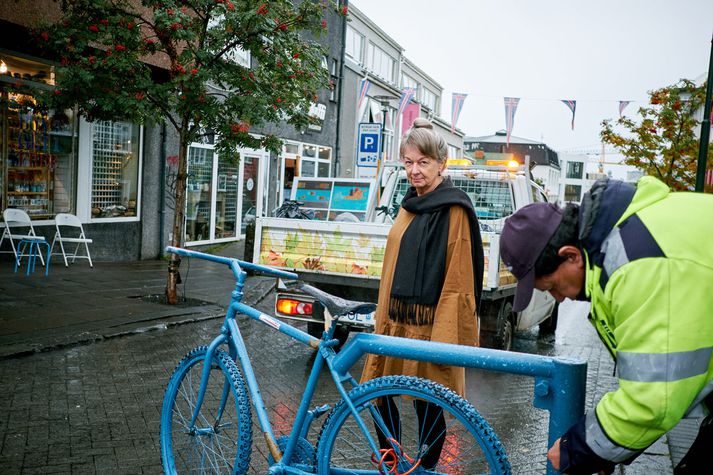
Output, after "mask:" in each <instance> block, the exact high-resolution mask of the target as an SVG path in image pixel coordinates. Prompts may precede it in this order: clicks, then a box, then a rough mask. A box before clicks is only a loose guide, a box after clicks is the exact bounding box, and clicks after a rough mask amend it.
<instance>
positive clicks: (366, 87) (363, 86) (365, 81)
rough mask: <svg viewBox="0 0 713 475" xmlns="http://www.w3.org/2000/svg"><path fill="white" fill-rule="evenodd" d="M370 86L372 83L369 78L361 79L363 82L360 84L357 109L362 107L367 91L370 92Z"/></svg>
mask: <svg viewBox="0 0 713 475" xmlns="http://www.w3.org/2000/svg"><path fill="white" fill-rule="evenodd" d="M370 86H371V83H370V82H369V80H368V79H367V78H364V79H362V80H361V83H360V84H359V102H358V103H357V110H359V109H361V105H362V103H363V102H364V98H365V97H366V94H367V92H369V87H370Z"/></svg>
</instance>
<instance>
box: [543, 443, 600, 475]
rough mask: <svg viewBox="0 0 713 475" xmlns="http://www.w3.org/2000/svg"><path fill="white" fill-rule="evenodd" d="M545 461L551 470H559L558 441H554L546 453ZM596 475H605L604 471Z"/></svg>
mask: <svg viewBox="0 0 713 475" xmlns="http://www.w3.org/2000/svg"><path fill="white" fill-rule="evenodd" d="M547 460H549V461H550V463H551V464H552V468H554V469H555V470H557V471H558V472H559V470H560V439H557V440H555V443H554V444H552V447H550V450H548V451H547ZM597 475H606V472H605V471H603V470H602V471H600V472H599V473H598V474H597Z"/></svg>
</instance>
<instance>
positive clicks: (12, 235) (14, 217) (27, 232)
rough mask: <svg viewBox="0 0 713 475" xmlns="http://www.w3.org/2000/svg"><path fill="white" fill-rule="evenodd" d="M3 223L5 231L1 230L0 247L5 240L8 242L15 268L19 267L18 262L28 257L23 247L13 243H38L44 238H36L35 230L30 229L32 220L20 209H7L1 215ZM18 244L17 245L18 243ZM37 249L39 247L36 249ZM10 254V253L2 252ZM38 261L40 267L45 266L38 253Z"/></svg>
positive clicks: (31, 247)
mask: <svg viewBox="0 0 713 475" xmlns="http://www.w3.org/2000/svg"><path fill="white" fill-rule="evenodd" d="M2 218H3V221H5V229H3V232H2V237H0V247H1V246H2V243H3V241H4V240H5V238H7V239H8V241H10V247H12V253H13V254H14V255H15V264H16V266H19V265H20V261H22V258H23V257H24V256H29V254H25V253H24V246H18V247H16V246H15V241H40V242H44V240H45V238H44V237H42V236H38V235H37V234H36V233H35V228H33V227H32V220H31V219H30V216H29V215H28V214H27V213H25V212H24V211H23V210H21V209H16V208H8V209H6V210H5V211H3V213H2ZM18 244H19V243H18ZM33 249H35V247H34V246H30V250H33ZM37 249H39V246H38V247H37ZM4 252H10V251H4ZM39 255H40V261H41V262H42V265H45V260H44V258H43V257H42V253H41V252H40V253H39Z"/></svg>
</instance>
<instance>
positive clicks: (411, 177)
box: [401, 145, 446, 196]
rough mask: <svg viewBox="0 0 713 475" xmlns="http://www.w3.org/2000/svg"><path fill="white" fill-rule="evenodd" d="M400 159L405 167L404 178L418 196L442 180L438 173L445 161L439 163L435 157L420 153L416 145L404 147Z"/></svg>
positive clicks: (443, 167)
mask: <svg viewBox="0 0 713 475" xmlns="http://www.w3.org/2000/svg"><path fill="white" fill-rule="evenodd" d="M401 161H402V162H403V163H404V167H405V168H406V178H408V181H409V183H411V185H412V186H413V187H414V188H416V193H417V194H418V196H421V195H425V194H426V193H428V192H431V191H433V190H435V189H436V187H437V186H438V185H440V184H441V181H443V178H441V176H440V173H441V172H443V170H445V168H446V164H445V162H444V163H440V162H439V161H438V160H436V159H435V158H433V157H429V156H426V155H424V154H422V153H421V152H420V151H419V150H418V149H417V148H416V147H411V146H408V145H407V146H406V147H404V152H403V155H402V156H401Z"/></svg>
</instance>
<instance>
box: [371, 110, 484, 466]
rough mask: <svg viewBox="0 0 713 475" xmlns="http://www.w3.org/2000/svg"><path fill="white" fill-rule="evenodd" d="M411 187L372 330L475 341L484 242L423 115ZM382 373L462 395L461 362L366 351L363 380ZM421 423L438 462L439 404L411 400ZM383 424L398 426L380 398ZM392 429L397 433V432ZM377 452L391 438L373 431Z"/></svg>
mask: <svg viewBox="0 0 713 475" xmlns="http://www.w3.org/2000/svg"><path fill="white" fill-rule="evenodd" d="M399 153H400V157H401V161H402V162H403V165H404V167H405V169H406V176H407V178H408V180H409V182H410V184H411V185H412V186H411V187H410V188H409V190H408V192H407V193H406V196H405V197H404V199H403V202H402V203H401V209H400V210H399V213H398V216H397V217H396V220H395V222H394V224H393V226H392V228H391V230H390V232H389V237H388V239H387V243H386V251H385V254H384V263H383V269H382V273H381V285H380V290H379V300H378V307H377V312H376V328H375V331H376V333H378V334H382V335H391V336H398V337H403V338H413V339H416V340H425V341H438V342H443V343H454V344H459V345H477V344H478V318H477V315H476V309H477V304H478V303H479V299H480V292H481V289H482V284H483V244H482V241H481V238H480V230H479V225H478V220H477V218H476V216H475V211H474V210H473V205H472V203H471V201H470V199H469V198H468V195H466V194H465V193H464V192H463V191H462V190H460V189H458V188H456V187H454V186H453V184H452V182H451V180H450V178H449V177H447V176H443V172H444V171H445V169H446V158H447V157H446V154H447V145H446V142H445V140H444V139H443V137H441V136H440V135H438V133H436V131H435V130H433V125H432V124H431V123H430V122H429V121H428V120H426V119H421V118H419V119H416V121H415V122H414V124H413V127H412V128H411V129H409V131H408V132H407V133H406V135H405V136H404V137H403V139H402V142H401V149H400V151H399ZM386 375H408V376H418V377H422V378H427V379H430V380H432V381H435V382H437V383H440V384H442V385H444V386H446V387H449V388H451V389H452V390H453V391H455V392H456V393H458V394H459V395H461V396H463V395H464V393H465V370H464V369H463V368H460V367H452V366H444V365H438V364H434V363H425V362H418V361H413V360H403V359H398V358H391V357H385V356H379V355H369V356H368V357H367V360H366V364H365V367H364V372H363V374H362V377H361V382H362V383H363V382H365V381H368V380H371V379H374V378H377V377H380V376H386ZM413 404H414V406H415V409H416V413H417V416H418V420H419V426H420V427H421V428H422V427H428V428H433V429H427V430H426V431H419V432H427V435H426V436H425V440H422V441H421V445H424V444H426V446H427V447H429V449H428V450H427V452H426V454H425V455H424V456H423V458H422V460H421V462H422V466H423V467H424V468H427V469H428V468H433V467H435V466H436V464H437V462H438V459H439V457H440V453H441V449H442V447H443V442H444V440H445V428H446V426H445V418H444V416H443V412H442V411H441V410H440V409H439V408H437V407H436V406H433V405H431V404H430V403H427V402H425V401H420V400H415V401H414V402H413ZM379 411H380V413H381V415H382V418H383V419H384V421H385V423H386V424H387V426H390V427H392V428H396V427H399V424H398V421H399V415H398V408H397V406H396V404H395V402H394V401H393V399H392V398H382V401H381V403H380V406H379ZM392 433H393V434H398V431H397V430H395V431H393V432H392ZM377 435H378V436H379V442H380V445H381V447H382V449H388V448H389V442H388V441H387V440H386V438H385V437H384V435H383V434H382V433H381V431H379V430H378V429H377Z"/></svg>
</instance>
